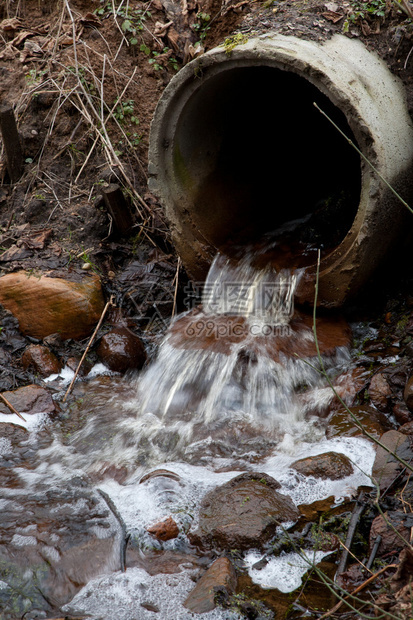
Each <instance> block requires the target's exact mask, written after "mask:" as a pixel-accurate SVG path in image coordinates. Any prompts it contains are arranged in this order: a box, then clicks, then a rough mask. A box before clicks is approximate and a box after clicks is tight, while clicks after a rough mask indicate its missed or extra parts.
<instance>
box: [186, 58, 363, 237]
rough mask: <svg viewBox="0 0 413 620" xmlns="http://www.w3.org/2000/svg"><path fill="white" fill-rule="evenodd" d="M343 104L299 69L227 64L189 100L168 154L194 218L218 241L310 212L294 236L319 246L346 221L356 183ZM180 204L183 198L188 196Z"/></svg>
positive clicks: (339, 233)
mask: <svg viewBox="0 0 413 620" xmlns="http://www.w3.org/2000/svg"><path fill="white" fill-rule="evenodd" d="M314 101H315V102H317V103H318V105H319V106H320V108H321V109H322V110H324V111H325V112H326V113H327V114H328V115H329V116H330V117H331V118H332V119H333V120H334V122H335V123H336V124H337V125H338V126H339V127H340V128H341V129H342V130H343V131H344V132H345V133H346V135H348V136H349V137H350V138H351V139H352V140H353V141H354V142H355V138H354V135H353V134H352V132H351V130H350V127H349V125H348V123H347V121H346V118H345V116H344V114H343V113H342V112H341V111H340V110H339V109H338V108H337V107H336V106H334V105H333V104H332V103H331V101H330V100H329V99H328V98H327V97H326V96H325V95H324V94H323V93H321V92H320V91H319V90H318V89H317V88H316V87H315V86H313V85H312V84H311V83H310V82H308V81H307V80H305V79H304V78H302V77H300V76H298V75H296V74H293V73H289V72H287V71H282V70H280V69H275V68H271V67H266V66H253V67H244V68H243V67H241V68H236V69H230V70H227V71H223V72H221V73H220V74H218V75H216V76H214V77H211V78H210V79H209V80H205V81H204V84H203V85H202V86H201V87H200V88H199V89H198V90H197V91H196V92H195V94H194V95H193V96H192V98H191V99H190V100H189V101H188V103H187V104H186V107H185V109H184V111H183V113H182V114H181V117H180V121H179V123H178V127H177V131H176V134H175V136H176V137H175V144H174V162H175V172H176V176H177V178H178V179H179V181H180V183H181V188H182V189H183V190H184V192H185V194H186V195H187V196H188V194H189V200H190V202H192V204H191V205H190V209H191V213H192V219H193V221H194V224H195V226H196V227H197V228H198V229H199V230H200V231H202V234H203V235H204V236H205V237H206V238H207V239H208V240H209V241H210V242H211V243H212V244H213V245H215V246H216V247H219V248H222V247H223V245H225V244H226V243H227V242H228V241H229V240H230V241H232V242H234V241H235V242H240V243H243V242H245V240H248V241H251V240H254V239H255V238H259V237H260V236H261V235H262V234H263V233H268V232H270V231H273V230H276V229H277V228H279V227H280V226H281V225H282V224H284V223H285V222H288V221H291V220H295V219H297V218H303V217H305V216H306V215H309V214H312V215H311V217H310V218H309V219H308V220H307V221H306V222H305V224H303V225H302V226H301V227H299V229H298V230H297V233H296V234H297V235H298V236H299V237H300V241H302V242H304V243H310V244H312V243H313V244H316V245H317V246H318V247H320V246H322V247H324V249H328V248H332V247H334V246H336V245H337V244H338V243H340V241H342V239H343V238H344V236H345V235H346V233H347V232H348V230H349V229H350V227H351V225H352V222H353V219H354V217H355V214H356V212H357V209H358V205H359V199H360V188H361V169H360V159H359V156H358V154H357V152H356V151H355V150H354V149H353V148H352V147H351V146H350V145H349V144H348V143H347V142H346V140H345V139H344V138H343V137H342V136H341V135H340V134H339V133H338V132H337V130H336V129H334V127H332V125H331V124H330V123H329V122H328V121H327V120H326V119H325V118H324V117H323V116H322V115H321V114H320V112H319V111H318V110H317V109H316V108H315V107H314V106H313V102H314ZM184 206H185V205H184Z"/></svg>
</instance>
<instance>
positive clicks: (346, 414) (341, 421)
mask: <svg viewBox="0 0 413 620" xmlns="http://www.w3.org/2000/svg"><path fill="white" fill-rule="evenodd" d="M353 416H354V418H356V419H354V418H353ZM357 422H358V423H359V424H357ZM388 424H389V423H388V421H387V419H386V417H385V416H384V414H383V413H380V412H379V411H377V410H376V409H374V407H370V406H369V405H358V406H355V407H350V408H349V409H348V410H347V409H344V408H341V409H339V410H338V411H335V412H334V413H333V415H332V416H331V418H330V419H329V422H328V426H327V429H326V436H327V439H330V438H331V437H336V436H344V437H359V436H360V437H366V435H365V433H364V432H363V430H364V431H366V432H367V433H369V434H370V435H372V436H373V437H374V438H376V439H378V438H379V437H380V436H381V435H382V434H383V433H384V431H385V430H386V427H387V428H388Z"/></svg>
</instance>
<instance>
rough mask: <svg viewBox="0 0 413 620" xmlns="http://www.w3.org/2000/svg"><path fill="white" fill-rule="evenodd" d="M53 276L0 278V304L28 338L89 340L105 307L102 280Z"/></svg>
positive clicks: (22, 275)
mask: <svg viewBox="0 0 413 620" xmlns="http://www.w3.org/2000/svg"><path fill="white" fill-rule="evenodd" d="M49 276H50V274H49V275H32V274H30V273H28V272H25V271H18V272H15V273H9V274H6V275H4V276H2V277H0V303H1V304H2V305H3V306H4V307H5V308H6V309H7V310H9V311H10V312H11V313H12V314H13V316H14V317H16V318H17V320H18V321H19V326H20V331H21V333H23V334H25V335H29V336H33V337H34V338H40V339H42V338H44V337H46V336H48V335H49V334H54V333H60V335H61V337H62V338H63V339H68V338H74V339H81V338H85V337H87V336H88V335H89V334H90V333H91V331H92V329H93V327H94V326H95V325H96V323H97V322H98V320H99V318H100V315H101V313H102V310H103V308H104V300H103V294H102V289H101V285H100V279H99V278H98V277H97V276H95V275H89V274H88V275H85V276H84V277H82V279H81V280H80V281H71V280H67V279H65V278H60V277H49Z"/></svg>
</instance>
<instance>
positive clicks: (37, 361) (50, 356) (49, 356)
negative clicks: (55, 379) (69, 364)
mask: <svg viewBox="0 0 413 620" xmlns="http://www.w3.org/2000/svg"><path fill="white" fill-rule="evenodd" d="M21 362H22V366H23V368H29V367H31V368H33V369H34V370H35V372H37V373H38V374H39V375H40V376H41V377H48V376H49V375H53V374H58V373H59V372H60V370H61V368H62V366H61V364H60V362H59V360H58V359H57V357H56V355H55V354H54V353H52V351H50V349H48V348H47V347H44V346H42V345H41V344H31V345H29V346H28V347H27V348H26V350H25V351H24V353H23V355H22V358H21Z"/></svg>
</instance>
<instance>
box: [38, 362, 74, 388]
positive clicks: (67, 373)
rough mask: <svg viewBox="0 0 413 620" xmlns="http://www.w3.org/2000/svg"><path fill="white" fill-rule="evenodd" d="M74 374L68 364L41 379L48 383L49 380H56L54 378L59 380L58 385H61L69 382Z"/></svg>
mask: <svg viewBox="0 0 413 620" xmlns="http://www.w3.org/2000/svg"><path fill="white" fill-rule="evenodd" d="M74 376H75V373H74V371H73V370H72V369H71V368H69V366H65V367H64V368H62V370H61V371H60V372H59V373H53V374H52V375H49V376H48V377H45V378H44V379H43V381H44V382H45V383H50V382H51V381H56V379H59V380H60V382H61V383H60V385H61V386H62V387H63V386H64V385H66V384H68V383H70V381H71V380H72V379H73V377H74Z"/></svg>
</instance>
